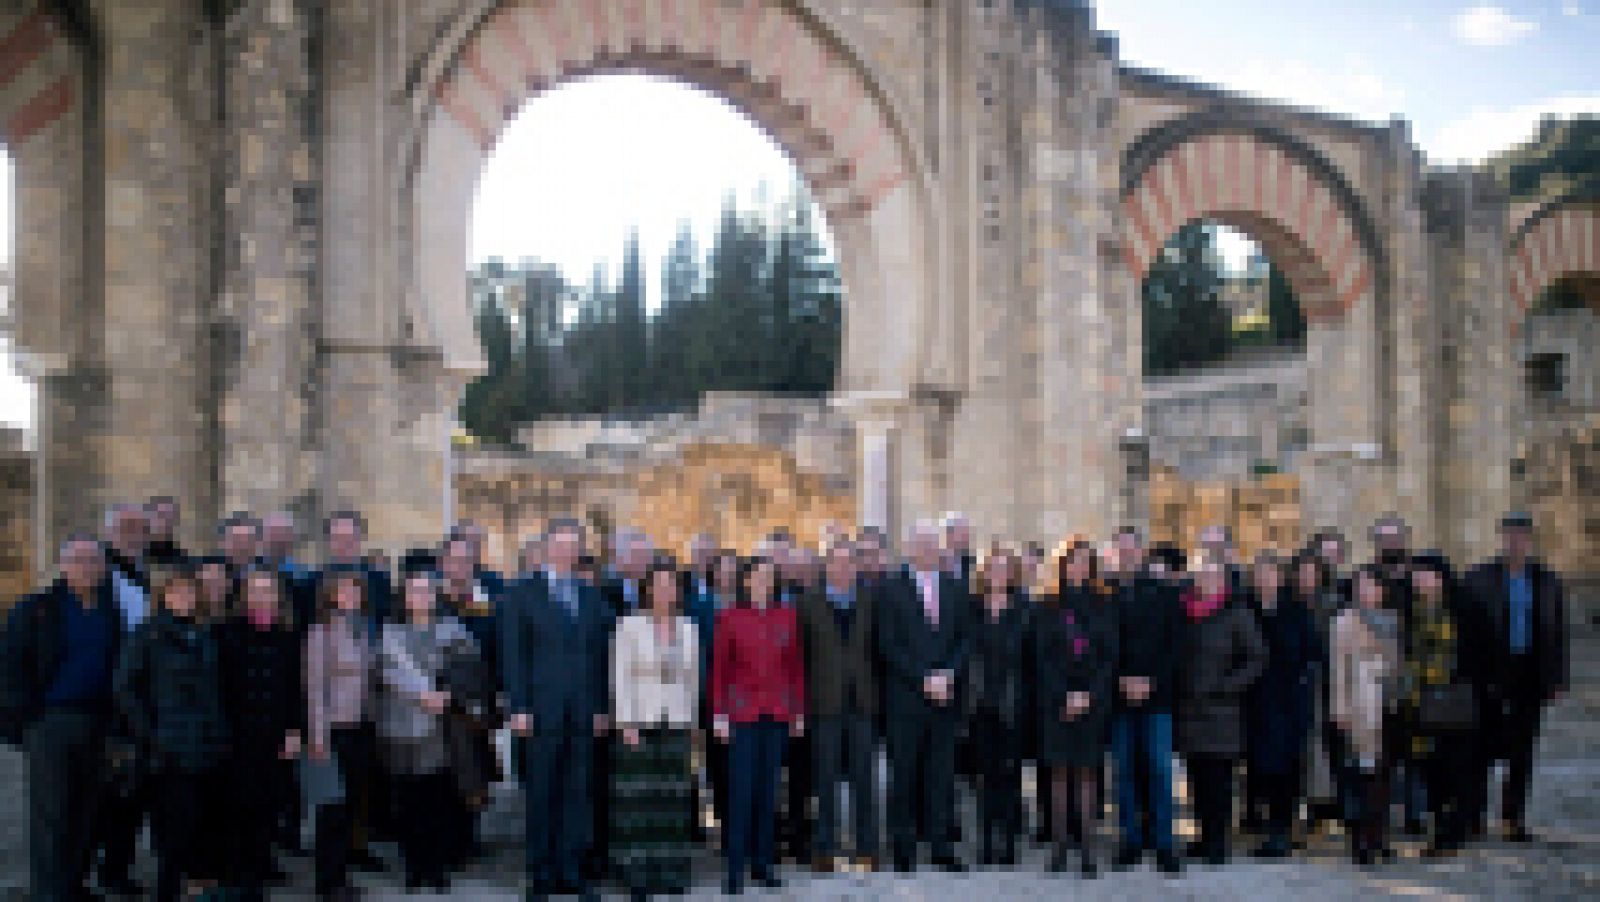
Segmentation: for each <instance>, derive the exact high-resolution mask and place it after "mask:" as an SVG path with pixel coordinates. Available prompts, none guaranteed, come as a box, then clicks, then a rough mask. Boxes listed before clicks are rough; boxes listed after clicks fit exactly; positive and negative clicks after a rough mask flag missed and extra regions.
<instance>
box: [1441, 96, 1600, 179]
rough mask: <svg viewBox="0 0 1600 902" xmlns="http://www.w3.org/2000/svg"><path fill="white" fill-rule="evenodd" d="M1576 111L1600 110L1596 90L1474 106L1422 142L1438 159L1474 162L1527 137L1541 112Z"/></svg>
mask: <svg viewBox="0 0 1600 902" xmlns="http://www.w3.org/2000/svg"><path fill="white" fill-rule="evenodd" d="M1579 113H1600V93H1597V94H1569V95H1561V96H1557V97H1550V98H1546V99H1544V100H1540V101H1536V102H1534V103H1526V104H1520V105H1518V106H1512V107H1488V106H1480V107H1474V108H1473V109H1472V110H1471V111H1470V112H1468V113H1467V114H1466V115H1464V116H1462V117H1460V118H1458V119H1455V120H1452V121H1450V122H1447V123H1445V124H1444V125H1443V126H1442V127H1440V128H1439V130H1438V131H1436V132H1434V133H1433V134H1432V135H1431V136H1427V137H1424V138H1423V139H1422V146H1423V149H1424V150H1426V151H1427V152H1428V155H1429V156H1430V157H1432V158H1433V159H1434V160H1436V161H1439V162H1454V161H1470V162H1477V161H1480V160H1482V159H1483V158H1485V157H1487V156H1489V155H1490V154H1492V153H1495V152H1497V151H1501V150H1504V149H1506V148H1507V147H1510V146H1511V145H1513V144H1518V143H1521V142H1523V141H1526V140H1528V138H1529V137H1531V136H1532V135H1533V131H1534V129H1535V128H1537V127H1538V125H1539V120H1540V119H1541V118H1543V117H1545V116H1562V117H1567V116H1575V115H1577V114H1579Z"/></svg>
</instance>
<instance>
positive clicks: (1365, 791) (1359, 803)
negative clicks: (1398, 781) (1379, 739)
mask: <svg viewBox="0 0 1600 902" xmlns="http://www.w3.org/2000/svg"><path fill="white" fill-rule="evenodd" d="M1389 771H1390V765H1389V764H1388V763H1387V762H1379V763H1378V765H1377V766H1376V767H1375V768H1373V769H1372V770H1362V769H1361V768H1359V767H1357V768H1354V769H1353V770H1352V772H1351V782H1352V783H1353V784H1354V787H1355V800H1356V802H1355V804H1356V816H1355V825H1354V826H1355V829H1354V830H1353V831H1352V833H1351V836H1350V839H1351V844H1352V845H1353V846H1354V847H1355V850H1356V851H1358V852H1359V851H1367V852H1377V851H1380V850H1382V849H1383V848H1384V847H1385V846H1387V845H1388V841H1389V776H1390V773H1389Z"/></svg>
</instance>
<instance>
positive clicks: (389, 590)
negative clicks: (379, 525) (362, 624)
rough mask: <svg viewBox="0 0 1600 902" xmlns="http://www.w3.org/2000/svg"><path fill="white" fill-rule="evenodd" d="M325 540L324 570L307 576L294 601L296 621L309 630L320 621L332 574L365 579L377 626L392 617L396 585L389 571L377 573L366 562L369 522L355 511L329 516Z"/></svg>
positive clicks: (376, 570) (377, 570)
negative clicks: (352, 572)
mask: <svg viewBox="0 0 1600 902" xmlns="http://www.w3.org/2000/svg"><path fill="white" fill-rule="evenodd" d="M322 537H323V541H324V542H325V543H326V548H327V558H326V560H325V561H324V562H323V568H322V569H321V570H319V571H315V572H313V573H310V574H308V575H307V576H306V578H305V579H304V580H303V581H302V585H303V590H302V591H301V592H299V593H298V595H297V597H296V598H295V608H296V610H295V621H296V624H297V625H298V626H299V627H300V629H306V628H308V627H309V626H310V625H311V624H313V623H315V622H316V621H317V614H318V611H317V605H318V604H319V603H320V601H321V598H320V596H321V595H322V580H323V578H324V576H325V575H326V574H328V573H329V572H346V571H349V570H359V571H360V572H361V574H362V575H363V576H365V577H366V584H367V611H368V613H369V615H370V616H371V618H372V620H373V622H374V624H377V623H382V622H384V621H385V620H387V619H388V617H389V609H390V607H391V606H392V604H393V602H392V599H393V595H394V589H393V583H392V582H391V581H390V579H389V571H387V570H382V569H378V568H376V567H373V566H371V565H370V564H369V563H368V562H367V558H366V556H365V554H364V550H365V549H364V547H363V546H364V545H365V543H366V541H367V521H366V519H365V518H363V517H362V516H361V515H360V514H358V513H356V512H355V511H350V510H341V511H334V512H333V513H331V514H329V515H328V517H327V519H326V520H324V521H323V524H322Z"/></svg>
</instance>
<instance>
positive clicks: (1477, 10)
mask: <svg viewBox="0 0 1600 902" xmlns="http://www.w3.org/2000/svg"><path fill="white" fill-rule="evenodd" d="M1451 25H1452V27H1453V28H1454V30H1455V33H1456V37H1458V38H1460V39H1461V40H1462V41H1465V42H1466V43H1468V44H1471V45H1473V46H1474V47H1504V46H1506V45H1507V44H1514V43H1516V42H1517V41H1519V40H1521V39H1522V38H1525V37H1527V36H1528V35H1530V34H1532V33H1533V32H1534V31H1536V30H1537V29H1538V28H1539V26H1538V25H1537V24H1535V23H1534V22H1533V20H1531V19H1519V18H1517V17H1516V16H1514V15H1512V14H1511V13H1509V12H1507V11H1506V10H1505V9H1504V8H1503V7H1499V6H1496V5H1494V4H1493V3H1479V4H1478V5H1477V6H1474V7H1471V8H1470V9H1466V10H1464V11H1462V12H1461V13H1459V14H1458V15H1456V17H1455V18H1454V19H1452V20H1451Z"/></svg>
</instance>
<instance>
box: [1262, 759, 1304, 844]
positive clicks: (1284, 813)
mask: <svg viewBox="0 0 1600 902" xmlns="http://www.w3.org/2000/svg"><path fill="white" fill-rule="evenodd" d="M1301 786H1302V783H1301V779H1300V773H1299V770H1298V769H1296V770H1292V771H1289V772H1288V773H1281V774H1268V773H1261V772H1258V771H1252V772H1251V774H1250V788H1251V790H1252V791H1253V792H1255V793H1256V795H1257V797H1258V799H1259V814H1260V818H1261V825H1262V828H1263V831H1264V832H1265V833H1266V835H1267V836H1269V837H1271V838H1272V839H1276V840H1280V841H1281V840H1287V839H1288V838H1289V836H1290V834H1291V833H1292V832H1293V830H1294V817H1295V812H1296V811H1297V810H1298V809H1299V807H1300V793H1301Z"/></svg>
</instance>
